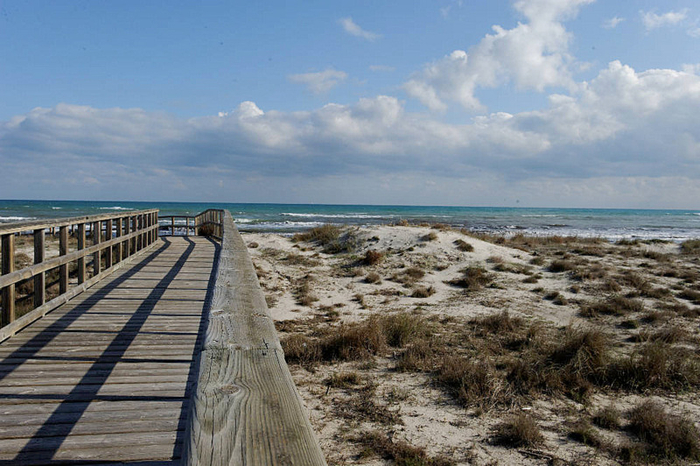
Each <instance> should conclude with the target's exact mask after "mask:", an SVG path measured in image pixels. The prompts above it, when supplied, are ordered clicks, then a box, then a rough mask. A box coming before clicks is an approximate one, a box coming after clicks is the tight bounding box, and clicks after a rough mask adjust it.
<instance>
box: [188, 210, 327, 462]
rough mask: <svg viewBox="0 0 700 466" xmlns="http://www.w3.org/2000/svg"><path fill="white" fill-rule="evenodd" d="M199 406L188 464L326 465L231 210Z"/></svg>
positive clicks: (191, 423) (200, 379)
mask: <svg viewBox="0 0 700 466" xmlns="http://www.w3.org/2000/svg"><path fill="white" fill-rule="evenodd" d="M191 409H192V411H191V413H190V417H189V423H188V430H187V434H186V438H185V445H184V447H185V452H184V454H183V459H184V462H185V464H188V465H256V466H257V465H285V466H287V465H325V464H326V462H325V460H324V458H323V454H322V452H321V449H320V447H319V444H318V440H317V439H316V436H315V434H314V432H313V429H312V427H311V424H310V423H309V420H308V415H307V413H306V411H305V409H304V407H303V405H302V402H301V398H300V397H299V394H298V392H297V391H296V387H295V386H294V382H293V380H292V377H291V375H290V373H289V369H288V368H287V364H286V362H285V360H284V354H283V352H282V349H281V346H280V343H279V339H278V338H277V334H276V332H275V327H274V325H273V322H272V319H271V317H270V314H269V311H268V309H267V305H266V303H265V299H264V296H263V293H262V290H261V289H260V285H259V283H258V279H257V275H256V274H255V270H254V268H253V264H252V261H251V259H250V256H249V255H248V251H247V249H246V246H245V244H244V242H243V239H242V238H241V235H240V234H239V232H238V230H237V229H236V227H235V225H234V223H233V218H232V217H231V214H230V213H229V212H228V211H224V213H223V239H222V248H221V253H220V258H219V264H218V272H217V277H216V285H215V288H214V298H213V302H212V307H211V311H210V313H209V316H208V320H207V330H206V336H205V342H204V348H203V351H202V354H201V360H200V368H199V377H198V382H197V390H196V391H195V395H194V398H193V399H192V402H191Z"/></svg>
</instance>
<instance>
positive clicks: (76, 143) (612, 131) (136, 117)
mask: <svg viewBox="0 0 700 466" xmlns="http://www.w3.org/2000/svg"><path fill="white" fill-rule="evenodd" d="M699 112H700V77H699V76H698V75H696V74H695V73H694V68H692V67H691V68H688V69H687V71H674V70H647V71H643V72H637V71H635V70H634V69H632V68H630V67H629V66H625V65H623V64H622V63H620V62H618V61H615V62H612V63H610V64H609V65H608V67H607V68H606V69H604V70H603V71H601V72H600V73H599V75H598V76H597V77H596V78H595V79H593V80H591V81H590V82H586V83H583V84H582V85H581V86H579V88H578V90H577V91H576V92H574V93H572V94H571V95H552V96H551V97H550V102H549V106H548V108H546V109H544V110H541V111H535V112H523V113H519V114H507V113H493V114H489V115H485V116H479V117H475V118H474V119H473V121H472V122H471V123H469V124H463V125H456V124H449V123H444V122H441V121H439V120H436V119H433V118H431V117H428V116H426V115H424V114H421V113H411V112H407V111H406V109H405V105H404V103H403V102H401V101H399V100H398V99H397V98H395V97H391V96H377V97H375V98H369V99H360V100H359V101H358V102H356V103H355V104H353V105H338V104H328V105H326V106H323V107H322V108H319V109H317V110H314V111H310V112H288V113H287V112H278V111H263V110H262V109H260V108H258V106H257V105H256V104H255V103H253V102H243V103H242V104H240V105H239V106H238V107H237V108H236V109H235V110H233V111H231V112H228V113H220V114H219V115H217V116H210V117H202V118H193V119H189V120H183V119H178V118H175V117H173V116H171V115H167V114H161V113H149V112H145V111H143V110H141V109H119V108H113V109H96V108H92V107H87V106H77V105H69V104H61V105H57V106H55V107H53V108H37V109H34V110H32V111H31V112H29V113H27V114H25V115H21V116H18V117H15V118H13V119H12V120H11V121H8V122H4V123H1V124H0V165H2V167H3V175H2V177H3V183H4V184H5V186H11V185H12V182H10V179H20V180H21V179H22V176H23V174H26V173H29V172H31V171H32V170H33V169H34V168H35V167H37V166H41V167H42V170H44V171H46V172H47V176H51V175H50V174H51V173H54V174H55V176H67V175H65V174H66V173H70V174H71V177H74V178H75V177H77V178H81V177H82V179H83V180H85V179H86V178H87V177H88V176H89V177H91V178H92V179H93V182H94V183H102V182H104V179H105V178H109V177H112V180H114V179H123V180H127V179H128V178H129V177H134V179H143V178H144V177H145V178H149V179H150V178H153V179H154V180H161V181H159V182H158V185H162V184H167V180H169V179H172V180H177V179H185V178H188V179H197V177H202V179H201V180H200V182H201V183H206V182H207V179H209V182H210V178H211V176H214V177H216V176H221V177H223V178H224V179H227V180H229V179H232V178H233V179H245V180H251V179H253V180H254V179H268V180H269V179H282V178H285V179H287V180H299V179H306V180H307V182H308V180H313V179H317V180H328V179H332V178H333V177H343V178H344V179H346V180H348V179H352V178H353V177H358V178H357V180H356V182H357V183H360V185H361V184H362V182H363V181H362V180H363V179H364V182H368V180H369V179H371V178H372V177H374V178H372V179H374V180H375V181H374V182H378V181H377V180H380V179H384V178H386V177H397V176H399V177H400V176H406V177H409V178H410V177H413V176H418V175H417V174H420V175H419V176H420V177H422V178H424V179H442V180H451V181H449V183H458V182H459V180H460V179H462V180H463V179H469V178H471V177H473V176H474V175H475V174H476V173H478V174H480V177H482V179H489V178H493V179H499V180H501V181H502V182H504V183H518V184H520V185H521V186H525V185H528V183H534V182H535V181H536V180H541V182H544V181H542V180H544V179H548V180H549V181H548V182H547V183H549V184H550V185H551V183H554V184H557V181H556V180H560V182H561V183H560V187H561V186H564V185H566V186H569V188H570V187H571V186H574V185H576V184H577V181H576V180H578V181H579V182H584V181H586V180H588V181H590V180H607V181H606V183H610V182H611V181H610V180H613V179H617V180H625V179H628V182H631V181H630V180H634V183H637V182H638V180H639V179H649V180H661V179H663V180H666V181H665V182H666V183H668V180H670V179H693V180H697V179H698V178H700V163H699V162H700V126H698V125H697V124H695V121H696V118H695V115H697V114H698V113H699ZM582 161H585V163H582ZM40 171H41V170H40ZM193 177H194V178H193ZM164 181H165V182H164ZM76 182H77V181H76ZM125 182H126V181H125ZM449 183H448V184H449ZM175 184H177V183H175ZM357 187H358V188H359V187H360V186H357ZM2 191H3V192H1V193H0V194H2V195H3V196H8V195H9V194H10V191H9V190H6V189H3V190H2ZM466 201H468V200H465V199H462V201H461V202H466Z"/></svg>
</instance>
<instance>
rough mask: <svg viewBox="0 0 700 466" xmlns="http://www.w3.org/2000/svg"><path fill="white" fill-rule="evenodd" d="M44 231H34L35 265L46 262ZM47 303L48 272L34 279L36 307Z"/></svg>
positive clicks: (40, 273) (39, 274)
mask: <svg viewBox="0 0 700 466" xmlns="http://www.w3.org/2000/svg"><path fill="white" fill-rule="evenodd" d="M45 236H46V235H45V234H44V229H43V228H40V229H38V230H34V263H35V264H40V263H42V262H44V257H45V255H46V249H45V247H44V238H45ZM45 302H46V272H39V273H38V274H36V276H35V277H34V307H39V306H41V305H43V304H44V303H45Z"/></svg>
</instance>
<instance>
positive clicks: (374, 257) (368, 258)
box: [362, 249, 384, 266]
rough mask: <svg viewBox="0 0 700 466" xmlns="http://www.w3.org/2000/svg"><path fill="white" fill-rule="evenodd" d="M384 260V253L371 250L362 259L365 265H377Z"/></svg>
mask: <svg viewBox="0 0 700 466" xmlns="http://www.w3.org/2000/svg"><path fill="white" fill-rule="evenodd" d="M382 260H384V253H383V252H380V251H375V250H374V249H369V250H367V251H366V252H365V256H364V258H363V259H362V263H363V264H364V265H370V266H371V265H377V264H379V263H380V262H381V261H382Z"/></svg>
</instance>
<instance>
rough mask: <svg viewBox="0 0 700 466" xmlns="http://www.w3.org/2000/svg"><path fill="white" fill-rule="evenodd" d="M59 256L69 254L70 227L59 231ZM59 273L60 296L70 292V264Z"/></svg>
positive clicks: (63, 266)
mask: <svg viewBox="0 0 700 466" xmlns="http://www.w3.org/2000/svg"><path fill="white" fill-rule="evenodd" d="M58 254H59V255H60V256H65V255H66V254H68V226H62V227H60V228H59V229H58ZM58 271H59V281H58V288H59V294H63V293H65V292H66V291H68V264H63V265H62V266H60V267H59V268H58Z"/></svg>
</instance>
